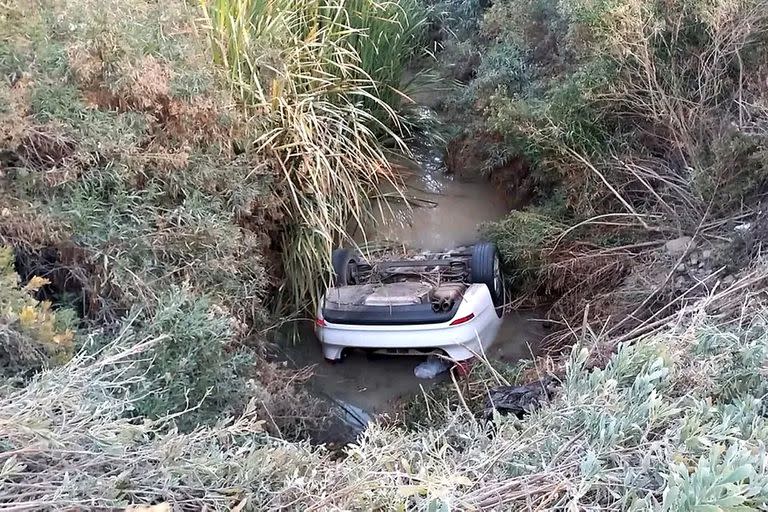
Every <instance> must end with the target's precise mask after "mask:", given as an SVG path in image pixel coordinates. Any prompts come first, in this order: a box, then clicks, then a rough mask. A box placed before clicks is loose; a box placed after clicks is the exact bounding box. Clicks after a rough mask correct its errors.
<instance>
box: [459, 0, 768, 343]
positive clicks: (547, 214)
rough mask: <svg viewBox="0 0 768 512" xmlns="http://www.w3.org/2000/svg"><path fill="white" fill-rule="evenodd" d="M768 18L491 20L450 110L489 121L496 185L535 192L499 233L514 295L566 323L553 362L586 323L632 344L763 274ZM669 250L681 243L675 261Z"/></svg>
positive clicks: (636, 13) (640, 11)
mask: <svg viewBox="0 0 768 512" xmlns="http://www.w3.org/2000/svg"><path fill="white" fill-rule="evenodd" d="M766 5H767V4H766V3H765V2H762V1H754V2H726V1H723V2H714V3H712V2H672V3H664V4H659V3H657V2H646V1H626V2H618V3H616V2H613V3H601V2H588V1H565V2H540V1H504V2H494V3H493V5H492V6H491V7H489V8H488V9H487V10H486V11H485V14H484V16H483V17H482V20H481V22H480V24H479V26H480V35H479V36H476V37H475V38H474V39H472V41H473V44H474V48H475V49H474V51H475V52H476V54H482V58H479V59H476V60H475V69H474V71H473V72H474V78H472V79H470V80H469V82H468V85H467V87H466V88H465V89H464V93H463V94H462V95H460V96H459V97H458V98H456V99H455V100H454V104H453V105H448V106H449V107H453V108H458V109H459V111H460V112H464V111H466V109H467V108H472V109H473V110H474V111H475V112H477V113H478V115H477V116H476V119H475V122H474V124H473V125H472V126H471V127H470V128H469V129H468V132H469V133H470V135H469V140H472V138H474V139H475V140H480V141H487V140H488V139H491V140H493V143H492V144H490V147H489V148H488V149H486V151H485V153H486V155H485V161H484V163H485V169H486V172H489V173H490V174H494V173H498V174H501V175H504V173H507V174H512V175H513V176H512V177H511V178H510V177H507V179H511V180H512V181H513V182H515V183H517V184H519V185H522V186H523V187H528V188H529V190H530V191H531V195H532V197H533V198H534V200H533V203H532V204H530V205H523V206H520V207H518V210H517V211H514V212H513V213H512V214H511V215H510V216H509V217H508V218H507V219H505V220H504V221H503V222H500V223H498V224H496V225H493V226H489V227H488V229H487V231H486V232H487V234H488V235H489V236H490V237H491V238H493V239H494V240H495V241H497V243H498V244H499V246H500V247H501V249H502V252H503V253H504V255H505V256H506V260H507V263H508V265H509V268H510V269H511V271H512V272H513V273H515V274H516V276H515V278H516V285H517V290H518V291H519V292H526V293H528V294H529V297H530V298H531V299H532V300H533V301H538V302H541V303H544V304H546V305H547V307H548V308H550V310H551V316H552V318H553V319H554V320H556V321H558V320H560V319H562V318H565V319H566V320H567V321H568V325H567V326H566V325H565V324H561V325H562V326H563V327H564V330H562V331H561V332H560V333H557V334H555V335H553V336H554V337H555V338H557V339H553V340H552V342H553V343H554V344H557V343H562V342H564V341H566V340H568V341H569V342H570V341H573V340H574V339H578V338H579V336H580V335H581V331H580V329H581V327H580V326H581V324H582V323H583V320H586V321H589V322H593V323H595V324H602V325H604V326H605V328H609V329H613V327H614V325H613V323H614V322H621V325H620V327H619V329H622V330H626V329H627V328H628V327H636V326H638V325H639V323H640V322H642V321H645V320H647V319H649V318H655V319H659V318H660V317H659V314H660V310H664V307H665V305H667V304H669V303H670V302H672V301H676V305H675V307H669V308H666V309H665V310H664V314H665V315H668V314H671V313H673V312H674V311H675V310H676V309H677V308H679V307H680V306H682V305H683V303H684V302H685V300H688V299H692V298H696V297H702V296H705V295H707V294H708V293H710V292H711V290H712V289H713V287H714V286H715V285H716V283H717V281H718V280H723V279H726V280H728V281H730V280H731V279H732V277H731V278H728V275H729V274H732V273H733V272H734V271H735V270H736V269H738V268H740V267H743V266H746V265H748V264H749V262H750V261H751V257H752V256H753V253H752V252H751V251H750V250H746V251H745V250H744V248H745V247H746V246H750V247H752V246H753V245H752V241H753V240H754V239H756V238H757V239H760V238H761V237H762V234H761V233H757V232H756V231H755V230H758V231H760V228H759V227H758V224H759V222H757V221H756V219H758V218H761V215H762V213H761V211H762V208H761V205H762V201H763V194H764V187H765V184H766V177H767V175H766V172H765V171H766V169H768V161H767V160H766V159H765V145H766V136H767V135H768V132H766V129H765V127H766V110H765V101H766V87H765V76H764V70H765V66H766V60H765V55H766V44H767V42H768V41H767V40H766V33H767V32H766V30H767V29H768V10H767V9H766ZM513 18H514V19H516V20H517V21H516V22H515V23H509V20H510V19H513ZM448 50H449V51H453V52H456V53H458V54H459V55H462V54H466V55H470V56H471V55H473V54H472V53H471V52H467V50H466V49H465V48H464V47H463V46H461V47H457V48H453V47H449V48H448ZM488 134H490V135H488ZM459 142H464V141H463V140H462V139H460V140H459ZM483 145H485V146H488V145H489V144H488V143H487V142H485V143H484V144H483ZM750 221H752V223H751V224H749V223H750ZM690 238H692V239H693V240H692V242H691V243H690V244H688V243H687V242H688V241H689V239H690ZM672 239H680V240H683V241H685V242H684V243H683V244H682V245H683V246H682V247H680V248H679V250H677V249H674V248H673V247H672V246H668V247H666V250H665V244H666V242H667V241H669V240H672ZM681 295H685V296H686V298H685V300H676V299H678V298H679V297H680V296H681ZM586 302H590V303H591V308H590V310H589V311H588V313H589V314H588V315H586V316H585V315H584V314H583V311H584V304H585V303H586ZM628 315H629V316H631V317H632V318H631V320H627V319H626V318H625V317H626V316H628ZM613 332H617V331H613Z"/></svg>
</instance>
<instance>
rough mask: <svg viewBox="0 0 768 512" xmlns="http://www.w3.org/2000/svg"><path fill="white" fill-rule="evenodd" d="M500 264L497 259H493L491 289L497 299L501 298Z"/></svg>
mask: <svg viewBox="0 0 768 512" xmlns="http://www.w3.org/2000/svg"><path fill="white" fill-rule="evenodd" d="M502 286H503V283H502V282H501V264H500V263H499V257H498V256H496V257H495V258H493V288H494V292H495V293H496V296H497V297H501V287H502Z"/></svg>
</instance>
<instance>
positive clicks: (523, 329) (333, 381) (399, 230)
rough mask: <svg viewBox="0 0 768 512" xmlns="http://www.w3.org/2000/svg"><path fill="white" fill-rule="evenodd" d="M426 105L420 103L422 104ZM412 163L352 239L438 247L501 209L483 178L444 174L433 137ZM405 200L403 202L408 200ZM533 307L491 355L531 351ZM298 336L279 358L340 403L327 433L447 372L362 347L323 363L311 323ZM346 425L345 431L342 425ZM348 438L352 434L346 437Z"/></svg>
mask: <svg viewBox="0 0 768 512" xmlns="http://www.w3.org/2000/svg"><path fill="white" fill-rule="evenodd" d="M425 112H426V109H425ZM415 157H416V158H415V159H416V161H417V162H418V166H416V167H415V168H414V169H412V170H411V172H410V175H409V176H408V178H407V180H406V182H407V186H408V188H407V192H406V197H407V198H408V200H409V201H408V203H403V202H395V203H393V202H391V201H390V202H388V203H387V204H386V205H384V204H382V209H381V210H380V211H379V215H378V217H377V221H378V222H377V223H376V224H375V225H374V226H368V227H367V228H366V230H365V231H366V233H367V236H366V237H363V236H362V235H361V234H360V233H359V232H358V233H357V235H356V236H355V239H356V240H357V241H358V242H364V241H366V239H367V240H368V241H380V240H388V241H394V242H399V243H402V244H403V245H405V246H407V247H410V248H418V249H428V250H440V249H450V248H454V247H456V246H460V245H466V244H471V243H474V242H476V241H477V240H478V237H479V231H478V227H479V226H480V225H481V224H483V223H484V222H488V221H493V220H498V219H500V218H502V217H503V216H504V215H505V214H506V213H507V211H508V210H507V207H506V206H505V201H504V197H502V196H501V194H500V193H498V192H497V191H496V190H494V188H493V187H492V186H491V185H490V183H487V182H476V183H462V182H460V181H458V180H456V179H454V178H453V177H452V176H448V175H446V173H445V166H444V164H443V158H444V150H443V148H442V147H441V145H440V144H431V145H423V146H422V147H420V148H417V150H416V151H415ZM407 204H409V205H410V207H409V206H407ZM535 316H536V315H535V314H533V313H524V312H511V313H509V314H508V315H506V317H505V320H504V324H503V326H502V329H501V330H500V332H499V335H498V337H497V339H496V341H495V342H494V344H493V345H492V346H491V347H490V349H489V350H488V356H489V359H491V360H501V361H507V362H514V361H516V360H519V359H522V358H530V357H531V354H532V353H533V352H535V351H536V346H537V344H538V342H539V341H540V340H541V338H542V337H543V329H542V327H541V323H540V322H537V321H536V320H535V318H534V317H535ZM301 331H302V336H301V337H302V338H303V339H302V341H301V342H300V343H298V344H296V345H293V346H288V347H287V348H286V349H285V354H284V357H285V358H286V359H288V360H290V361H291V362H292V363H293V364H295V365H296V366H297V367H302V366H314V376H313V377H312V379H311V382H310V385H311V387H312V389H313V390H314V391H315V393H316V394H317V395H319V396H321V397H325V398H327V399H328V400H329V402H335V403H336V404H337V405H340V407H339V408H338V409H339V410H340V411H341V413H340V416H341V417H342V421H341V422H340V423H341V424H346V427H344V426H343V425H342V426H341V427H340V425H339V423H338V422H337V424H336V426H335V427H333V429H332V430H335V432H333V433H332V435H331V439H332V438H334V436H336V438H338V437H339V436H341V437H342V438H343V437H344V436H345V435H346V436H347V437H349V434H350V432H351V436H352V438H353V437H354V433H355V431H359V427H361V426H362V425H364V424H365V423H366V422H367V421H368V420H369V419H370V418H371V417H372V416H373V415H376V414H381V413H387V412H390V411H392V410H393V409H394V408H395V406H396V405H397V404H398V402H400V401H402V400H403V399H406V398H410V397H413V396H414V395H416V394H419V393H421V392H422V390H424V391H426V390H428V389H429V388H430V387H432V386H434V385H435V384H437V383H438V382H440V381H441V380H443V379H446V378H448V377H447V376H446V375H442V376H438V377H437V378H435V379H431V380H420V379H417V378H416V377H415V376H414V373H413V371H414V368H415V366H416V365H417V364H419V363H420V362H422V361H424V358H423V357H422V358H418V357H404V356H400V357H383V356H377V357H376V358H375V359H372V358H371V357H369V356H366V355H365V354H363V353H362V352H354V351H353V352H350V353H349V355H348V356H347V358H346V359H345V360H344V361H343V362H342V363H339V364H333V365H331V364H328V363H327V362H325V361H324V359H323V357H322V352H321V350H320V346H319V342H318V341H317V339H316V338H315V336H314V334H313V332H312V329H311V327H310V326H304V327H303V328H302V329H301ZM344 428H346V431H345V432H346V434H341V432H342V431H343V430H344ZM349 440H351V439H349Z"/></svg>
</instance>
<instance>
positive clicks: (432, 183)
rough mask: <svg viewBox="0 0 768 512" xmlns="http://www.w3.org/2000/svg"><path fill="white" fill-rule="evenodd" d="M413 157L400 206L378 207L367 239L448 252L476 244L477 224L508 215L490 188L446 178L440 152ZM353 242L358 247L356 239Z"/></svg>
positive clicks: (482, 183)
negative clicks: (413, 160) (413, 166)
mask: <svg viewBox="0 0 768 512" xmlns="http://www.w3.org/2000/svg"><path fill="white" fill-rule="evenodd" d="M415 157H416V160H417V162H418V163H419V167H417V168H412V169H409V170H406V171H405V172H406V173H407V174H406V176H407V179H406V185H407V188H406V192H405V201H402V200H401V201H397V202H392V201H390V202H388V203H387V204H386V205H380V206H381V207H380V208H379V209H378V210H377V215H376V224H375V225H374V226H369V227H368V228H367V229H366V232H367V234H368V236H369V237H370V238H371V239H374V240H391V241H396V242H399V243H402V244H404V245H406V246H408V247H413V248H418V249H426V250H439V249H452V248H455V247H457V246H460V245H467V244H471V243H474V242H476V241H477V239H478V227H479V226H480V225H481V224H482V223H484V222H488V221H493V220H498V219H500V218H502V217H503V216H504V215H505V214H506V213H507V212H508V209H507V207H506V204H505V201H504V197H503V196H502V195H501V193H499V192H498V191H497V190H495V189H494V188H493V187H492V186H491V184H490V183H488V182H485V181H480V182H476V183H463V182H460V181H458V180H456V179H454V178H453V177H452V176H449V175H447V174H446V172H445V165H444V163H443V158H444V157H443V152H442V150H441V148H439V147H431V148H429V147H427V148H420V149H418V150H417V151H416V154H415ZM356 240H357V241H358V242H361V241H363V239H362V236H361V235H360V234H358V235H357V236H356Z"/></svg>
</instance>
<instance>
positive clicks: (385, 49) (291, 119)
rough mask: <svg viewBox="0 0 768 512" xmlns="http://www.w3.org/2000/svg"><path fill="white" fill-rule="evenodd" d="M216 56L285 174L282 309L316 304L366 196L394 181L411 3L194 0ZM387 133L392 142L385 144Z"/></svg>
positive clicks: (414, 31)
mask: <svg viewBox="0 0 768 512" xmlns="http://www.w3.org/2000/svg"><path fill="white" fill-rule="evenodd" d="M200 3H201V6H202V8H203V13H204V16H205V19H206V21H207V23H208V25H209V28H210V37H211V40H212V43H213V50H214V59H215V61H216V63H218V64H219V65H221V66H222V67H223V68H224V69H225V70H226V72H227V75H228V77H229V80H230V82H231V85H232V88H233V91H234V92H235V94H236V96H237V97H238V98H239V100H240V101H241V103H242V105H243V107H244V108H245V109H246V110H247V112H248V114H249V115H251V116H252V118H253V119H254V121H255V124H256V126H257V127H258V133H257V134H256V136H255V141H254V146H255V148H256V150H257V152H258V154H259V156H260V157H263V158H266V159H268V160H269V161H270V162H272V163H273V165H274V166H275V167H276V169H277V170H278V172H279V173H280V174H281V176H282V178H283V179H282V181H281V185H282V189H283V190H284V191H285V193H284V200H283V207H284V209H285V210H286V213H287V214H288V217H289V219H290V223H289V225H288V226H287V227H286V229H285V231H284V234H283V240H282V242H283V247H282V249H283V265H284V271H285V274H286V277H287V280H286V284H285V285H284V288H283V289H282V290H281V294H280V299H281V303H282V305H283V306H288V307H291V308H300V307H302V306H303V305H305V304H306V301H307V299H312V300H316V299H317V290H318V286H319V285H320V284H322V281H323V280H327V279H328V277H329V276H330V253H331V251H332V250H333V247H334V246H335V245H337V244H338V243H339V242H340V241H344V240H345V239H346V238H348V235H347V231H346V227H347V226H348V225H350V224H354V225H360V226H362V225H365V224H366V223H367V221H368V220H369V219H370V217H371V215H370V214H371V211H372V208H373V206H372V202H371V200H370V198H371V197H372V196H376V195H381V194H382V193H383V192H384V191H385V190H388V189H392V188H394V189H395V190H401V189H402V182H401V179H400V177H399V176H398V173H397V172H396V170H395V169H394V167H393V166H392V165H391V163H390V162H389V160H388V158H387V152H388V151H389V149H395V150H397V151H402V152H407V148H406V146H405V144H404V142H403V135H404V131H405V128H404V125H403V123H402V119H401V117H400V115H399V114H398V107H399V105H400V103H401V96H402V93H400V92H399V91H398V90H397V87H398V86H399V83H400V80H401V76H402V73H403V71H404V69H405V66H406V65H407V63H408V61H409V59H410V58H411V56H412V55H413V53H414V51H416V49H417V48H418V46H419V44H420V42H421V34H422V31H423V29H424V25H425V20H426V11H425V10H424V8H423V7H422V6H421V5H420V3H419V2H418V0H401V1H374V0H347V1H345V0H200ZM382 140H387V141H388V144H390V145H391V146H393V148H392V147H390V148H384V147H383V145H382V143H381V141H382Z"/></svg>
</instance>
